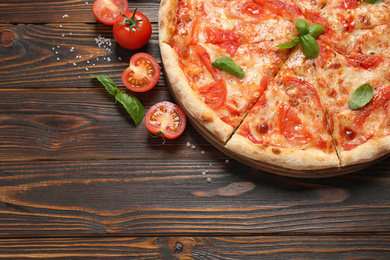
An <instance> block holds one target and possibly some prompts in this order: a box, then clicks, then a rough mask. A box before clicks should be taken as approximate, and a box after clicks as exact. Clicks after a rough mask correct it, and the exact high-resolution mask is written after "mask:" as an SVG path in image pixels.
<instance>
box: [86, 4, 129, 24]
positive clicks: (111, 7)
mask: <svg viewBox="0 0 390 260" xmlns="http://www.w3.org/2000/svg"><path fill="white" fill-rule="evenodd" d="M128 10H129V2H128V1H127V0H96V1H95V2H94V3H93V6H92V11H93V14H94V15H95V17H96V19H98V20H99V22H101V23H104V24H107V25H113V24H114V22H115V20H116V19H117V18H118V17H119V16H120V15H121V14H124V13H126V12H127V11H128Z"/></svg>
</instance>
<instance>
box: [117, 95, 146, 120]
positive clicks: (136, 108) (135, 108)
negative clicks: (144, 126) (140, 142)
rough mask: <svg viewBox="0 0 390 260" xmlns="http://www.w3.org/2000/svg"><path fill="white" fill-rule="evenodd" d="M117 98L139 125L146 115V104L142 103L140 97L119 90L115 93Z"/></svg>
mask: <svg viewBox="0 0 390 260" xmlns="http://www.w3.org/2000/svg"><path fill="white" fill-rule="evenodd" d="M115 99H116V100H118V101H119V102H120V103H121V104H122V105H123V106H124V107H125V108H126V110H127V112H128V113H129V115H130V116H131V118H132V119H133V120H134V123H135V125H137V126H138V125H139V124H140V123H141V121H142V119H143V118H144V116H145V109H144V106H143V105H142V104H141V102H140V101H139V100H138V98H136V97H135V96H130V95H127V94H126V93H123V92H119V93H117V94H116V95H115Z"/></svg>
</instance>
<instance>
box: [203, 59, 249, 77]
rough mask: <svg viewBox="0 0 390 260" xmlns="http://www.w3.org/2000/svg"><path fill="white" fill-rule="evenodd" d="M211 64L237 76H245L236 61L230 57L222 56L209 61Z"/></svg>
mask: <svg viewBox="0 0 390 260" xmlns="http://www.w3.org/2000/svg"><path fill="white" fill-rule="evenodd" d="M211 65H213V67H215V68H217V69H220V70H224V71H226V72H228V73H230V74H233V75H234V76H237V77H239V78H243V77H245V73H244V71H243V70H242V69H241V68H240V67H239V66H238V65H237V64H236V63H234V61H233V60H232V58H230V57H222V58H219V59H216V60H215V61H214V62H213V63H211Z"/></svg>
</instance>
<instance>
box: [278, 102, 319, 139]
mask: <svg viewBox="0 0 390 260" xmlns="http://www.w3.org/2000/svg"><path fill="white" fill-rule="evenodd" d="M278 116H279V118H278V121H279V127H280V133H281V134H282V135H284V136H285V137H286V139H287V142H289V143H290V144H297V145H303V144H307V143H308V142H310V141H311V140H312V138H313V137H312V135H311V133H310V132H309V131H308V130H307V129H306V127H305V126H304V125H303V124H302V121H301V119H300V118H299V117H298V115H297V114H296V113H295V112H294V110H292V109H291V108H290V107H288V106H287V105H285V104H282V105H281V106H280V107H279V111H278Z"/></svg>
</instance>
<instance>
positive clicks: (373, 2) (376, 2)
mask: <svg viewBox="0 0 390 260" xmlns="http://www.w3.org/2000/svg"><path fill="white" fill-rule="evenodd" d="M364 1H365V2H367V3H369V4H378V3H380V2H382V1H383V0H364Z"/></svg>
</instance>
